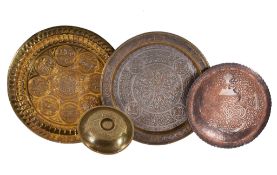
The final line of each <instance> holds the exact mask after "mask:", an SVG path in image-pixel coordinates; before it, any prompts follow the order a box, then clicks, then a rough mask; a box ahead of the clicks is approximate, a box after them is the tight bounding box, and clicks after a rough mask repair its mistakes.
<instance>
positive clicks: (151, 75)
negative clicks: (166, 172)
mask: <svg viewBox="0 0 277 175" xmlns="http://www.w3.org/2000/svg"><path fill="white" fill-rule="evenodd" d="M206 68H208V63H207V61H206V59H205V58H204V56H203V55H202V54H201V52H200V51H199V50H198V49H197V48H196V47H195V46H194V45H193V44H191V43H190V42H189V41H187V40H185V39H183V38H181V37H179V36H176V35H173V34H169V33H163V32H151V33H145V34H142V35H139V36H136V37H134V38H132V39H130V40H128V41H126V42H125V43H123V44H122V45H121V46H120V47H119V48H118V49H117V50H116V51H115V52H114V54H113V55H112V56H111V57H110V58H109V60H108V62H107V64H106V66H105V68H104V72H103V75H102V83H101V85H102V88H101V93H102V101H103V104H104V105H108V106H115V107H118V108H119V109H121V110H122V111H124V112H125V113H126V114H127V115H128V116H130V117H131V119H132V120H133V122H134V126H135V136H134V139H135V140H137V141H139V142H143V143H148V144H166V143H171V142H173V141H176V140H179V139H181V138H183V137H185V136H187V135H188V134H190V133H191V127H190V125H189V124H188V121H187V115H186V112H185V111H186V106H185V100H186V96H187V92H188V90H189V87H190V86H191V84H192V82H193V80H194V79H195V78H196V77H197V76H198V75H199V74H200V73H201V72H202V71H203V70H204V69H206Z"/></svg>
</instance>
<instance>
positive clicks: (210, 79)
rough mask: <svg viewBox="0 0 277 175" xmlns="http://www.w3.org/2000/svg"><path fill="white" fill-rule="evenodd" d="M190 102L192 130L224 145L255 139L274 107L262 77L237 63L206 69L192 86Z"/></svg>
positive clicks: (208, 139)
mask: <svg viewBox="0 0 277 175" xmlns="http://www.w3.org/2000/svg"><path fill="white" fill-rule="evenodd" d="M187 102H188V105H187V106H188V117H189V121H190V124H191V126H192V128H193V131H194V132H195V133H196V134H197V135H198V136H199V137H200V138H201V139H203V140H204V141H206V142H207V143H209V144H212V145H214V146H218V147H224V148H232V147H237V146H241V145H243V144H246V143H249V142H251V141H252V140H253V139H255V138H256V137H257V136H258V135H259V134H260V132H261V131H262V130H263V129H264V127H265V125H266V123H267V121H268V118H269V115H270V109H271V100H270V93H269V90H268V88H267V86H266V84H265V82H264V81H263V79H262V78H261V77H260V76H259V75H258V74H257V73H255V72H253V71H252V70H251V69H249V68H247V67H245V66H242V65H239V64H234V63H228V64H227V63H226V64H220V65H217V66H214V67H212V68H210V69H209V70H207V71H206V72H204V73H203V74H202V75H201V76H200V77H199V78H198V79H197V80H196V81H195V83H194V84H193V86H192V87H191V90H190V92H189V96H188V98H187Z"/></svg>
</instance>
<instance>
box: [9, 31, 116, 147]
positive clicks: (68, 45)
mask: <svg viewBox="0 0 277 175" xmlns="http://www.w3.org/2000/svg"><path fill="white" fill-rule="evenodd" d="M112 52H113V48H112V47H111V46H110V44H108V43H107V42H106V41H105V40H104V39H103V38H101V37H100V36H98V35H97V34H95V33H93V32H91V31H88V30H86V29H82V28H78V27H72V26H59V27H52V28H49V29H46V30H43V31H41V32H38V33H37V34H35V35H33V36H32V37H31V38H30V39H28V40H27V41H26V42H25V43H24V44H23V45H22V46H21V47H20V48H19V50H18V52H17V54H16V56H15V58H14V60H13V61H12V63H11V66H10V69H9V73H8V94H9V99H10V102H11V105H12V107H13V109H14V111H15V112H16V114H17V116H18V117H19V118H20V119H21V121H22V122H23V123H24V124H25V125H26V126H27V127H28V128H30V129H31V130H32V131H33V132H35V133H36V134H38V135H39V136H41V137H43V138H46V139H49V140H52V141H57V142H63V143H73V142H79V141H80V138H79V135H78V133H77V123H78V121H79V118H80V116H81V115H82V114H83V113H84V112H85V111H87V110H88V109H90V108H92V107H95V106H97V105H100V104H101V98H100V89H99V87H100V78H101V74H102V69H103V67H104V64H105V62H106V60H107V58H108V57H109V56H110V55H111V53H112Z"/></svg>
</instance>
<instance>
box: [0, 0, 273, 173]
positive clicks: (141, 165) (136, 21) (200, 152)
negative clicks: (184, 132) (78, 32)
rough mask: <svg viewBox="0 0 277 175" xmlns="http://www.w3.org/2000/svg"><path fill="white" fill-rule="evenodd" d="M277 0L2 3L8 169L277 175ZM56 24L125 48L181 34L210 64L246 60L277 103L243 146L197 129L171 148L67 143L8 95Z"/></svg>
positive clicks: (3, 151) (3, 157) (0, 166)
mask: <svg viewBox="0 0 277 175" xmlns="http://www.w3.org/2000/svg"><path fill="white" fill-rule="evenodd" d="M276 3H277V2H276V1H274V0H272V1H269V0H261V1H256V0H249V1H248V0H232V1H228V2H227V1H223V0H218V1H215V0H213V1H208V0H203V1H199V0H192V1H184V0H181V1H175V0H168V1H162V0H159V1H153V0H139V1H131V0H129V1H121V0H113V1H105V0H97V1H93V0H89V1H82V0H74V1H70V0H67V1H61V0H56V1H51V0H44V1H38V0H33V1H30V0H18V1H14V0H7V1H4V0H1V1H0V19H1V20H0V25H1V26H0V71H1V72H0V77H1V78H0V80H1V83H0V103H1V105H0V109H1V119H0V121H1V139H0V140H1V144H0V174H1V175H2V174H3V175H4V174H29V175H31V174H40V175H43V174H47V175H50V174H66V175H70V174H95V175H97V174H157V175H159V174H172V175H173V174H191V173H193V174H200V173H201V174H203V173H205V174H213V175H216V174H225V175H228V174H232V175H234V174H242V173H245V174H267V175H268V174H275V175H276V174H277V170H276V168H277V137H276V133H277V123H276V122H277V118H276V115H277V114H276V108H274V105H275V104H274V102H275V101H274V100H275V99H276V97H277V96H276V95H277V94H276V93H277V82H276V74H277V64H276V59H277V57H276V51H277V48H276V47H277V44H276V41H277V25H276V23H277V20H276V19H277V4H276ZM56 25H75V26H79V27H83V28H87V29H89V30H92V31H94V32H96V33H98V34H99V35H101V36H102V37H103V38H105V39H106V40H107V41H108V42H110V44H111V45H112V46H113V47H114V48H117V47H118V46H119V45H120V44H121V43H123V42H124V41H125V40H127V39H129V38H130V37H133V36H135V35H137V34H140V33H144V32H149V31H157V30H158V31H166V32H171V33H175V34H177V35H180V36H182V37H185V38H186V39H188V40H190V41H191V42H192V43H194V44H195V45H196V46H197V47H198V48H199V49H200V50H201V51H202V53H203V54H204V55H205V56H206V58H207V59H208V61H209V63H210V65H211V66H212V65H215V64H219V63H224V62H238V63H241V64H244V65H247V66H249V67H251V68H252V69H254V70H255V71H257V72H258V73H259V74H260V75H261V76H262V77H263V78H264V80H265V81H266V82H267V85H268V86H269V89H270V91H271V96H272V101H273V107H272V112H271V116H270V119H269V122H268V124H267V126H266V128H265V130H264V131H263V132H262V133H261V135H260V136H259V137H258V138H257V139H255V140H254V141H253V142H251V143H250V144H248V145H245V146H243V147H240V148H236V149H220V148H215V147H212V146H210V145H208V144H206V143H204V142H203V141H202V140H200V139H199V138H198V137H197V136H196V135H195V134H191V135H190V136H188V137H187V138H185V139H183V140H180V141H178V142H175V143H173V144H169V145H164V146H149V145H144V144H141V143H138V142H135V141H133V142H132V143H131V145H130V146H129V147H128V148H127V149H126V150H124V151H123V152H121V153H119V154H116V155H112V156H106V155H101V154H97V153H94V152H92V151H90V150H89V149H87V148H86V147H85V146H84V145H83V144H59V143H54V142H50V141H47V140H45V139H43V138H40V137H38V136H37V135H35V134H33V133H32V132H31V131H30V130H29V129H28V128H26V127H25V126H24V125H23V124H22V123H21V121H20V120H19V119H18V118H17V117H16V115H15V114H14V112H13V110H12V108H11V106H10V104H9V100H8V96H7V86H6V78H7V72H8V67H9V64H10V62H11V60H12V58H13V56H14V54H15V52H16V50H17V49H18V48H19V47H20V46H21V44H22V43H23V42H24V41H25V40H27V39H28V38H29V37H30V36H31V35H33V34H34V33H36V32H38V31H40V30H42V29H45V28H48V27H52V26H56Z"/></svg>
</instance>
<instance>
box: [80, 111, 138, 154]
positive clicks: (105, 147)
mask: <svg viewBox="0 0 277 175" xmlns="http://www.w3.org/2000/svg"><path fill="white" fill-rule="evenodd" d="M78 133H79V134H80V137H81V140H82V141H83V143H84V144H85V145H86V146H87V147H88V148H89V149H91V150H93V151H95V152H98V153H102V154H115V153H118V152H120V151H122V150H123V149H125V148H126V147H127V146H128V145H129V144H130V142H131V141H132V139H133V136H134V126H133V123H132V121H131V120H130V119H129V118H128V117H127V116H126V115H125V114H124V113H122V112H121V111H119V110H117V109H115V108H111V107H106V106H99V107H95V108H93V109H91V110H89V111H87V112H86V113H85V114H84V116H83V117H82V118H81V120H80V123H79V125H78Z"/></svg>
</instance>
